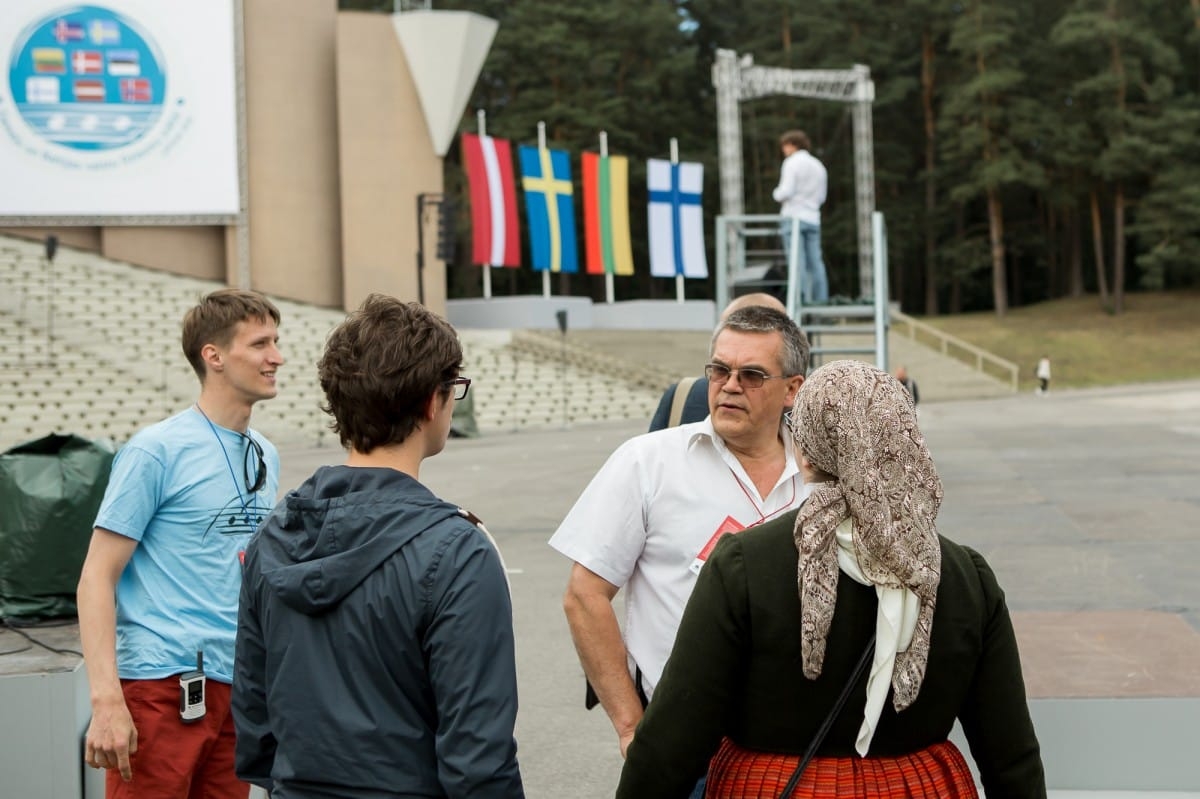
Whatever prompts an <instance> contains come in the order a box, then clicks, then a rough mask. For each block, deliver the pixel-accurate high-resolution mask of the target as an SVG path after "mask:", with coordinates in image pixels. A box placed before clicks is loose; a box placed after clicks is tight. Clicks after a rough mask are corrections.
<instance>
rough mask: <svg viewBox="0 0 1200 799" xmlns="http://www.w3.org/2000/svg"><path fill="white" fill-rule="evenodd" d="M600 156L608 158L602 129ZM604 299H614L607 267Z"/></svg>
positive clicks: (606, 132)
mask: <svg viewBox="0 0 1200 799" xmlns="http://www.w3.org/2000/svg"><path fill="white" fill-rule="evenodd" d="M600 157H601V158H608V131H604V130H602V131H600ZM601 246H604V245H603V244H601ZM604 301H605V302H607V303H608V304H609V305H612V301H613V275H612V272H609V271H608V270H607V269H606V270H604Z"/></svg>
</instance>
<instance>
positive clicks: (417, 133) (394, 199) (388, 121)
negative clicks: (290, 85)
mask: <svg viewBox="0 0 1200 799" xmlns="http://www.w3.org/2000/svg"><path fill="white" fill-rule="evenodd" d="M337 53H338V59H337V97H338V130H339V146H340V148H341V199H342V274H343V286H344V290H343V300H344V303H345V307H346V308H347V309H351V308H354V307H356V306H357V305H358V304H359V303H360V302H361V301H362V300H363V298H364V297H366V296H367V295H368V294H370V293H371V292H375V291H378V292H383V293H386V294H391V295H394V296H396V297H399V298H400V299H402V300H416V299H418V297H417V268H416V253H417V195H418V194H420V193H422V192H440V191H441V190H442V159H441V158H439V157H438V156H437V154H436V153H435V152H434V150H433V143H432V142H431V141H430V139H429V132H428V130H427V129H426V126H425V119H424V114H423V112H422V111H421V102H420V98H419V97H418V96H417V89H416V86H415V85H414V84H413V80H412V75H411V74H410V72H409V69H408V64H407V63H406V62H405V60H404V54H403V52H402V51H401V49H400V42H399V40H398V39H397V38H396V32H395V29H394V28H393V27H392V21H391V19H390V18H389V17H388V16H387V15H385V14H369V13H364V12H353V11H344V12H342V13H341V14H339V15H338V25H337ZM435 237H436V232H435V228H434V227H433V226H432V225H430V226H429V227H427V228H426V251H427V253H429V255H428V257H427V260H426V265H425V270H424V301H425V304H426V305H427V306H428V307H429V308H431V309H432V310H434V311H437V312H438V313H441V314H443V315H444V314H445V312H446V271H445V265H444V264H443V263H442V262H440V261H438V260H437V259H435V258H433V256H432V251H433V250H434V249H435V245H436V238H435Z"/></svg>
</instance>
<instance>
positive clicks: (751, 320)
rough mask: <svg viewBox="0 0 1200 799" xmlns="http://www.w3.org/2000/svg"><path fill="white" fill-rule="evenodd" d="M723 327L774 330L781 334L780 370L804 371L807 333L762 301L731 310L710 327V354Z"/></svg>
mask: <svg viewBox="0 0 1200 799" xmlns="http://www.w3.org/2000/svg"><path fill="white" fill-rule="evenodd" d="M724 330H736V331H737V332H739V333H774V332H777V333H779V334H780V335H781V336H782V337H783V359H782V360H783V363H782V364H780V366H781V367H782V368H783V373H784V374H785V375H787V376H789V377H790V376H792V375H800V376H801V377H803V376H804V375H806V374H808V336H806V335H804V331H803V330H801V329H800V327H799V326H798V325H797V324H796V323H795V322H793V321H792V319H791V317H790V316H788V315H787V314H785V313H782V312H780V311H777V310H775V309H774V308H768V307H766V306H763V305H752V306H750V307H748V308H742V309H741V310H738V311H734V312H733V313H731V314H730V315H729V316H727V317H726V318H724V319H722V320H721V323H720V324H718V325H717V329H716V330H714V331H713V337H712V343H711V344H710V345H709V348H708V352H709V355H710V356H711V355H712V353H713V351H714V350H715V349H716V346H717V336H719V335H721V332H722V331H724Z"/></svg>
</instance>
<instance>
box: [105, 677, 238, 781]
mask: <svg viewBox="0 0 1200 799" xmlns="http://www.w3.org/2000/svg"><path fill="white" fill-rule="evenodd" d="M121 690H122V691H123V692H124V694H125V704H126V705H127V706H128V707H129V714H130V715H131V716H132V717H133V725H134V727H135V728H137V736H138V737H137V742H138V749H137V752H135V753H134V754H133V755H131V756H130V758H129V759H130V765H131V766H132V768H133V779H132V780H131V781H130V782H125V781H124V780H122V779H121V772H120V771H118V770H117V769H109V770H108V774H107V777H106V786H105V788H106V790H105V796H106V797H107V799H246V797H247V796H248V795H249V793H250V785H249V784H247V783H244V782H242V781H241V780H239V779H238V778H237V776H236V775H235V774H234V771H233V743H234V732H233V714H232V713H230V712H229V694H230V687H229V686H228V685H226V684H224V683H219V682H214V681H213V680H209V681H208V683H207V685H206V686H205V698H204V704H205V707H206V708H207V712H206V713H205V714H204V717H203V718H201V719H197V720H196V721H194V722H192V723H191V724H184V723H183V721H182V720H181V719H180V718H179V678H178V677H166V678H164V679H161V680H121Z"/></svg>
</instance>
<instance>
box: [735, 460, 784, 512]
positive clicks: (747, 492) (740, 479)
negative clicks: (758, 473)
mask: <svg viewBox="0 0 1200 799" xmlns="http://www.w3.org/2000/svg"><path fill="white" fill-rule="evenodd" d="M725 468H726V469H728V470H729V473H730V474H731V475H733V479H734V480H735V481H736V482H737V484H738V488H740V489H742V493H743V494H745V495H746V499H748V500H750V506H751V507H753V508H754V512H755V513H757V514H758V521H756V522H752V523H750V524H748V525H746V526H747V527H753V526H754V525H756V524H762V523H763V522H765V521H766V520H767V519H770V518H771V517H772V516H778V515H779V514H781V513H783V512H785V511H787V510H788V509H789V508H791V507H792V503H793V502H795V501H796V475H794V474H793V475H792V478H791V483H792V496H791V498H790V499H788V501H787V504H785V505H784V506H783V507H782V508H779V509H778V510H773V511H771V512H770V513H768V514H766V515H764V514H763V512H762V508H760V507H759V506H758V503H757V502H755V501H754V497H752V496H751V495H750V492H749V491H747V490H746V486H745V485H744V484H743V483H742V478H740V477H738V476H737V472H735V471H734V470H733V467H732V466H730V465H729V464H725ZM771 493H772V494H773V493H775V490H774V489H772V490H771ZM770 495H771V494H768V495H767V496H770Z"/></svg>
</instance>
